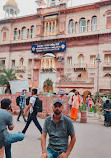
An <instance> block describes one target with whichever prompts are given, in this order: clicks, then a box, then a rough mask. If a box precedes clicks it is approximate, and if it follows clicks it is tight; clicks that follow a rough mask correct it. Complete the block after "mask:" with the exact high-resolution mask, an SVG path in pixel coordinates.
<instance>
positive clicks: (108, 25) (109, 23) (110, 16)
mask: <svg viewBox="0 0 111 158" xmlns="http://www.w3.org/2000/svg"><path fill="white" fill-rule="evenodd" d="M106 28H107V29H109V28H111V11H109V12H108V13H107V18H106Z"/></svg>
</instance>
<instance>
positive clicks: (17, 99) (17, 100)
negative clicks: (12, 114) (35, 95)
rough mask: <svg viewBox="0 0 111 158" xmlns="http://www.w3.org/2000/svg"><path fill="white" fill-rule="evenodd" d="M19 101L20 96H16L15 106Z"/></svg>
mask: <svg viewBox="0 0 111 158" xmlns="http://www.w3.org/2000/svg"><path fill="white" fill-rule="evenodd" d="M19 103H20V96H18V97H17V98H16V104H17V106H19Z"/></svg>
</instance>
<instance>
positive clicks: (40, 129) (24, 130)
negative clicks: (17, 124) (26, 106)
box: [22, 112, 42, 134]
mask: <svg viewBox="0 0 111 158" xmlns="http://www.w3.org/2000/svg"><path fill="white" fill-rule="evenodd" d="M36 116H37V113H35V112H33V113H32V114H29V115H28V119H27V123H26V125H25V128H24V129H23V131H22V133H24V134H25V132H26V130H27V128H28V127H29V125H30V123H31V121H33V122H34V124H35V125H36V127H37V128H38V129H39V131H40V133H42V127H41V126H40V124H39V122H38V120H37V117H36Z"/></svg>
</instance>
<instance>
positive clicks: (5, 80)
mask: <svg viewBox="0 0 111 158" xmlns="http://www.w3.org/2000/svg"><path fill="white" fill-rule="evenodd" d="M15 79H16V76H15V73H14V69H12V68H11V69H5V68H3V69H2V74H1V75H0V85H1V86H5V85H6V86H7V88H6V90H5V93H10V94H11V90H10V84H9V81H12V80H15Z"/></svg>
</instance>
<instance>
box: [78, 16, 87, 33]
mask: <svg viewBox="0 0 111 158" xmlns="http://www.w3.org/2000/svg"><path fill="white" fill-rule="evenodd" d="M79 31H80V32H85V31H86V19H85V18H81V19H80V24H79Z"/></svg>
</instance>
